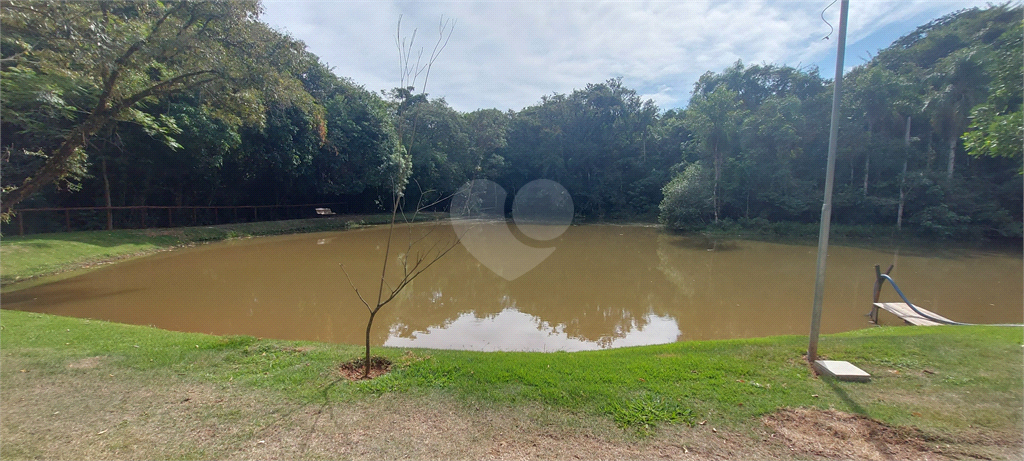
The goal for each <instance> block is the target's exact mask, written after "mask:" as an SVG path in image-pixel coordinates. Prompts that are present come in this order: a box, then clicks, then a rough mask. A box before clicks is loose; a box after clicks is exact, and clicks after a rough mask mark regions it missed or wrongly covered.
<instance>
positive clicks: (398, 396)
mask: <svg viewBox="0 0 1024 461" xmlns="http://www.w3.org/2000/svg"><path fill="white" fill-rule="evenodd" d="M0 325H2V329H3V330H2V331H3V335H2V336H0V350H2V359H3V366H2V368H0V386H2V387H3V389H4V393H3V395H2V403H3V419H2V437H3V439H4V444H3V446H2V449H0V450H2V451H0V456H2V457H3V458H4V459H15V458H39V457H41V458H53V457H59V458H77V457H79V456H81V457H114V458H119V457H123V456H127V457H159V458H191V457H200V458H202V457H214V458H223V457H236V455H237V454H238V453H249V452H248V451H246V448H247V447H249V448H252V447H253V446H256V445H259V444H260V442H259V441H260V440H266V436H265V435H264V433H265V432H266V431H267V430H269V428H272V427H276V426H275V425H276V424H280V422H281V420H282V419H285V420H287V419H288V418H291V417H292V416H289V415H291V413H290V412H296V411H299V412H309V411H313V412H314V413H315V412H323V411H327V410H331V411H338V412H340V413H339V414H349V413H350V412H352V411H370V412H373V411H380V409H376V410H374V409H372V407H373V406H374V405H375V402H377V401H379V400H381V399H383V401H386V402H390V403H388V404H386V405H385V404H382V405H383V408H392V407H389V405H396V403H395V402H402V403H401V404H398V405H399V408H397V409H395V408H392V410H393V411H396V412H398V413H410V414H406V415H405V417H408V418H414V419H415V418H416V416H415V415H414V414H412V413H416V412H421V411H429V410H430V409H435V410H436V408H437V407H438V406H439V405H440V406H445V407H446V408H448V407H450V408H451V410H450V412H456V413H457V412H464V413H471V410H472V411H484V412H491V413H496V414H501V413H508V414H511V415H526V414H528V415H529V416H528V419H530V420H531V421H532V424H541V426H543V427H546V429H545V430H549V431H555V432H556V433H562V432H564V431H566V430H569V429H568V428H570V427H578V426H579V425H580V424H583V426H582V427H583V428H585V429H586V430H588V431H590V432H588V434H590V437H592V438H597V439H599V440H605V441H607V440H610V441H612V442H614V443H623V444H627V445H628V444H634V445H636V444H640V445H637V446H643V444H644V443H658V441H664V437H666V436H667V435H666V434H675V435H673V437H676V436H679V434H680V432H682V433H684V435H685V434H687V433H688V434H690V435H691V436H693V435H694V434H699V433H702V432H706V431H707V430H708V429H709V428H710V429H714V431H713V432H712V433H713V434H718V433H719V432H721V433H722V434H723V435H725V434H732V437H733V438H734V439H737V438H738V439H739V441H740V442H742V441H744V440H745V441H746V443H747V444H748V445H749V447H748V448H750V447H754V446H756V445H758V444H759V443H761V442H760V440H761V439H763V438H764V437H765V436H766V434H768V432H766V431H765V428H764V422H763V419H762V418H764V417H766V416H767V415H772V414H774V413H776V412H777V411H779V410H780V409H787V408H808V409H818V410H821V411H828V410H838V411H842V412H846V413H852V414H857V415H863V416H866V417H868V418H871V419H872V420H874V421H877V422H879V423H882V424H884V425H885V427H891V428H896V429H893V430H897V432H898V430H903V431H904V432H905V433H907V434H910V435H909V436H908V437H910V438H911V439H914V440H919V441H921V442H920V443H925V444H931V445H927V446H928V447H930V448H929V449H930V450H932V451H931V453H933V454H934V453H937V451H936V450H941V449H943V447H945V448H944V449H945V450H947V451H946V452H945V453H960V454H961V455H963V454H968V455H971V456H974V455H979V456H996V457H999V456H1000V454H1002V455H1006V454H1007V453H1014V452H1019V450H1020V449H1021V443H1022V441H1021V437H1020V434H1021V431H1022V430H1024V425H1022V404H1024V401H1022V399H1024V396H1022V389H1024V382H1022V376H1024V374H1022V373H1024V369H1022V363H1021V346H1022V344H1024V336H1022V332H1021V330H1020V329H1016V328H997V327H928V328H921V327H918V328H914V327H890V328H875V329H869V330H862V331H856V332H850V333H844V334H838V335H831V336H826V337H824V338H823V339H822V343H821V344H822V351H823V352H824V354H825V355H827V356H829V357H833V358H837V359H842V360H850V361H852V362H853V363H855V364H856V365H857V366H859V367H861V368H863V369H864V370H866V371H867V372H869V373H871V374H872V376H873V380H872V382H870V383H846V382H837V381H832V380H826V379H820V378H815V377H814V376H813V374H812V373H811V372H810V370H809V369H808V367H807V365H806V364H805V362H804V361H803V360H802V359H801V354H802V353H803V351H804V349H805V347H806V339H805V338H803V337H776V338H764V339H748V340H727V341H707V342H684V343H675V344H666V345H660V346H645V347H633V348H624V349H614V350H606V351H592V352H575V353H516V352H500V353H481V352H468V351H448V350H424V349H394V348H377V349H375V352H376V353H377V354H380V355H383V356H386V357H388V358H390V359H391V360H392V361H393V362H394V363H395V366H394V368H393V370H392V372H391V373H390V374H388V375H386V376H384V377H381V378H377V379H375V380H373V381H363V382H351V381H348V380H347V379H344V378H342V377H341V376H340V375H339V373H338V366H339V364H340V363H342V362H343V361H345V360H348V359H351V358H354V357H357V356H358V355H359V348H358V347H357V346H347V345H334V344H322V343H312V342H294V341H276V340H266V339H256V338H252V337H217V336H209V335H202V334H191V333H177V332H169V331H163V330H158V329H154V328H148V327H141V326H131V325H122V324H113V323H107V322H101V321H96V320H86V319H75V318H65V317H56V316H50V315H43V314H37V313H25V312H15V311H4V312H3V314H2V318H0ZM100 389H101V391H100ZM90 390H93V391H90ZM97 392H98V393H97ZM168 393H170V395H169V394H168ZM175 393H177V394H175ZM146 396H158V398H156V401H151V399H150V397H146ZM190 396H192V397H190ZM192 398H195V399H197V401H204V402H206V407H201V408H192V409H191V410H189V411H184V410H183V408H191V407H189V406H187V405H177V404H184V403H187V402H188V401H190V399H192ZM169 399H170V400H169ZM218 399H220V400H219V401H218ZM225 400H230V401H229V402H226V403H225ZM245 402H262V403H260V404H258V405H257V404H244V403H245ZM172 404H175V405H172ZM168 405H170V406H172V407H175V408H172V409H168V408H166V407H167V406H168ZM268 409H275V410H273V411H270V412H269V413H268ZM325 409H327V410H325ZM172 410H173V411H172ZM168 411H170V412H172V413H176V412H183V411H184V413H183V414H181V415H178V416H177V417H176V418H177V419H174V420H172V421H167V420H163V419H161V418H160V417H159V415H160V414H161V412H168ZM389 411H391V410H389ZM61 412H64V413H61ZM328 413H330V411H328ZM61 414H65V415H66V416H60V415H61ZM302 414H306V415H309V414H312V413H302ZM140 415H144V416H145V417H143V416H140ZM389 415H391V417H395V415H394V414H391V413H389ZM335 417H340V416H335ZM378 417H379V416H378ZM399 417H401V416H400V415H399ZM524 417H525V416H524ZM66 418H71V419H70V420H68V419H66ZM55 421H59V422H60V424H62V425H66V426H67V430H66V431H65V432H62V433H52V432H50V431H47V430H45V429H44V428H45V427H46V426H47V425H49V424H53V423H54V422H55ZM304 421H306V420H304ZM538 421H540V423H538ZM156 422H159V423H160V424H162V425H164V427H163V428H162V429H161V430H160V432H159V434H158V435H159V437H158V439H157V440H155V441H154V440H150V441H149V442H147V440H149V439H148V437H155V436H156V435H153V434H150V435H146V434H144V431H143V429H145V427H147V425H148V424H155V423H156ZM197 424H198V425H199V426H203V427H206V426H210V427H214V426H217V425H220V424H229V425H232V429H231V435H230V437H228V436H224V438H220V439H218V440H217V441H212V440H209V439H207V438H202V437H198V438H197V436H196V434H195V433H194V431H195V430H198V429H196V428H195V427H194V426H196V425H197ZM306 424H313V425H314V426H315V425H316V424H315V423H309V422H308V421H306ZM136 426H138V427H136ZM609 428H613V430H612V429H609ZM899 428H902V429H899ZM307 429H308V428H307ZM275 430H276V429H275ZM314 430H328V431H329V430H330V428H329V427H320V428H319V429H315V428H314ZM349 430H355V429H349ZM509 430H511V429H509ZM662 432H664V434H663V433H662ZM97 434H100V435H103V436H106V437H98V436H97ZM349 435H350V434H349ZM466 435H467V434H460V435H459V437H466ZM346 436H348V435H346ZM768 436H769V437H770V434H768ZM75 437H83V438H84V439H85V440H92V441H93V442H96V443H99V444H100V445H92V444H91V443H90V444H83V443H79V442H75V441H74V440H72V439H74V438H75ZM444 437H448V436H444ZM646 438H651V439H653V440H654V442H644V441H642V440H641V439H646ZM172 440H173V443H172ZM65 443H68V444H70V445H66V444H65ZM147 443H148V444H150V445H151V444H152V443H158V444H159V447H154V446H148V445H147ZM264 443H265V442H264ZM287 443H292V444H293V445H291V446H290V449H292V450H298V449H299V448H301V443H299V442H296V441H291V442H287ZM410 443H411V442H410ZM732 443H737V440H732ZM104 444H105V445H104ZM694 444H695V445H694V446H696V444H697V443H696V441H695V442H694ZM740 445H743V443H740ZM932 445H934V446H932ZM67 447H71V448H70V451H61V450H67V449H68V448H67ZM75 447H77V448H75ZM130 447H134V448H130ZM157 448H159V450H165V451H153V450H155V449H157ZM96 449H98V450H100V451H98V452H93V451H89V450H96ZM683 449H686V447H685V446H684V447H683ZM76 450H77V451H76ZM239 450H241V451H239ZM949 450H953V451H949ZM957 450H959V451H957ZM938 452H941V451H938ZM288 453H291V454H292V455H298V454H300V453H299V452H295V451H288ZM306 454H310V453H306ZM369 454H372V453H368V455H369ZM378 454H381V453H378ZM392 454H393V453H392ZM420 454H424V453H420ZM426 454H427V455H433V456H428V457H436V456H442V457H444V455H445V453H443V452H431V453H426ZM447 454H448V455H451V454H452V453H447ZM762 454H764V453H762ZM591 455H592V456H593V455H597V453H592V454H591ZM325 456H326V457H330V456H327V455H325ZM592 456H590V457H592ZM357 457H358V456H357ZM470 457H472V456H470Z"/></svg>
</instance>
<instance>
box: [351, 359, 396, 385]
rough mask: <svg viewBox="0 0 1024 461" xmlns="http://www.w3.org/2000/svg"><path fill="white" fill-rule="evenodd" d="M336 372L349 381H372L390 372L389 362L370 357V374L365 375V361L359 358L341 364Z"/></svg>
mask: <svg viewBox="0 0 1024 461" xmlns="http://www.w3.org/2000/svg"><path fill="white" fill-rule="evenodd" d="M338 371H339V372H340V373H341V375H342V376H344V377H345V378H347V379H348V380H349V381H359V380H361V379H374V378H379V377H381V376H384V375H386V374H388V372H390V371H391V361H390V360H388V359H386V358H384V357H379V356H376V355H374V356H371V357H370V372H369V374H368V375H367V373H366V359H363V358H359V359H355V360H351V361H348V362H345V363H343V364H341V366H340V367H338Z"/></svg>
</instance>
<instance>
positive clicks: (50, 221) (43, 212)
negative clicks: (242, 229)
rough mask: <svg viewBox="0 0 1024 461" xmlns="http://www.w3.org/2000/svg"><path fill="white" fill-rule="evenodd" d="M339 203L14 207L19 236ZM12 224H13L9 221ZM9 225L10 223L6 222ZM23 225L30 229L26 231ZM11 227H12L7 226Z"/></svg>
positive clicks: (225, 219) (238, 217)
mask: <svg viewBox="0 0 1024 461" xmlns="http://www.w3.org/2000/svg"><path fill="white" fill-rule="evenodd" d="M341 206H342V204H341V203H313V204H303V205H250V206H111V207H105V206H104V207H73V208H66V207H52V208H23V209H16V210H14V211H15V217H14V221H15V223H16V224H17V226H18V235H25V234H26V233H45V232H59V231H60V230H64V231H66V232H71V231H73V230H98V229H106V230H114V229H115V228H120V229H147V228H153V227H177V226H209V225H217V224H231V223H238V222H255V221H279V220H283V219H303V218H313V217H317V216H319V215H318V214H317V211H316V209H317V208H332V209H333V210H334V211H336V212H337V211H340V207H341ZM11 225H13V223H12V224H11ZM7 226H10V225H7ZM26 227H27V228H28V229H29V230H28V232H26ZM9 230H11V229H9Z"/></svg>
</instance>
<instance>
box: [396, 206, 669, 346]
mask: <svg viewBox="0 0 1024 461" xmlns="http://www.w3.org/2000/svg"><path fill="white" fill-rule="evenodd" d="M656 232H657V231H656V230H654V229H647V228H638V227H618V226H581V227H573V228H570V229H569V230H568V231H567V232H566V234H565V235H563V236H562V237H560V238H559V239H557V240H556V241H554V242H553V246H555V247H556V248H557V250H556V251H555V252H554V253H553V254H552V255H551V257H549V258H548V259H547V260H545V261H544V262H543V263H541V264H540V265H539V266H538V267H537V268H535V269H534V270H532V271H530V272H527V273H526V274H525V275H523V276H522V277H519V278H517V279H515V280H513V281H507V280H505V279H503V278H501V277H498V276H497V275H495V274H494V273H492V272H491V271H490V270H489V269H487V268H486V267H485V266H483V265H482V264H480V263H479V262H477V261H476V260H475V259H474V258H473V257H472V256H471V255H469V254H467V253H466V252H465V251H464V250H462V249H461V248H460V249H458V250H459V251H457V252H453V253H452V254H451V255H449V257H448V258H446V259H445V260H444V261H441V262H440V263H439V266H437V268H436V270H434V271H432V272H431V273H428V274H425V275H424V276H423V277H421V278H419V279H417V280H416V281H415V284H414V285H413V286H410V288H411V290H409V293H410V294H409V297H408V298H407V299H402V300H399V301H398V302H396V304H395V305H394V306H393V307H392V309H391V310H390V311H389V312H388V313H387V314H388V315H387V316H386V317H383V318H381V321H384V322H388V323H389V324H390V325H392V327H391V332H390V333H391V335H393V336H398V337H405V338H409V337H412V336H413V335H415V334H416V332H424V331H427V330H428V329H430V328H439V327H440V328H443V327H444V326H446V325H450V324H451V322H454V321H455V320H457V319H458V318H459V317H460V316H462V315H463V314H465V313H472V315H473V316H474V317H475V318H477V319H484V318H489V317H494V316H496V315H498V314H499V313H501V312H502V311H503V310H505V309H508V308H514V309H516V310H518V311H520V312H523V313H526V314H529V315H532V316H534V317H535V318H536V328H537V329H539V330H545V329H550V330H551V331H552V332H553V333H559V332H561V333H564V334H566V335H567V336H568V337H569V338H574V339H579V340H582V341H588V342H596V343H597V344H598V345H600V346H602V347H606V346H608V345H610V344H611V342H612V341H613V340H615V339H616V338H621V337H624V336H625V335H627V334H629V333H631V332H633V331H636V330H640V329H643V328H645V327H646V326H647V325H648V324H649V322H650V316H651V315H660V316H671V315H673V313H672V312H671V310H670V309H669V307H670V304H671V303H670V302H669V301H670V300H671V299H672V298H673V297H674V295H673V293H674V291H675V288H674V287H673V285H672V284H671V283H669V282H667V281H666V279H665V276H664V275H663V274H662V273H661V272H659V271H658V269H657V267H658V259H657V255H656V253H655V251H654V245H653V243H654V240H653V237H654V235H655V233H656ZM382 314H384V312H382ZM384 339H385V338H383V337H379V338H378V339H376V340H377V341H380V342H383V341H384Z"/></svg>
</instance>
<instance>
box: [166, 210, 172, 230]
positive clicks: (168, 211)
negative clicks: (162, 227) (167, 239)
mask: <svg viewBox="0 0 1024 461" xmlns="http://www.w3.org/2000/svg"><path fill="white" fill-rule="evenodd" d="M171 210H173V208H168V209H167V227H174V220H173V219H171Z"/></svg>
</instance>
